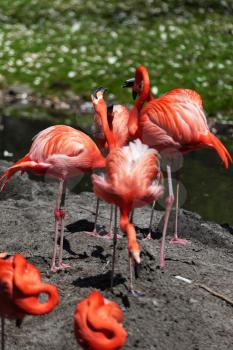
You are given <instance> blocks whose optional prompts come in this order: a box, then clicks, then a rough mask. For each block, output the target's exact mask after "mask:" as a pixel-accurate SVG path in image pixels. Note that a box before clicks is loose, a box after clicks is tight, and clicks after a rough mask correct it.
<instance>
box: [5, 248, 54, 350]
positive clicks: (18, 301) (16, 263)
mask: <svg viewBox="0 0 233 350" xmlns="http://www.w3.org/2000/svg"><path fill="white" fill-rule="evenodd" d="M41 293H45V294H46V295H47V296H48V300H47V301H46V302H44V303H42V302H40V300H39V297H40V294H41ZM58 302H59V295H58V291H57V288H56V287H55V286H53V285H50V284H48V283H43V282H42V280H41V274H40V271H39V270H38V269H37V268H36V267H35V266H34V265H32V264H30V263H28V262H27V260H26V259H25V258H24V256H23V255H21V254H16V255H15V256H13V257H10V258H8V259H3V258H1V259H0V315H1V318H2V348H3V349H4V320H5V318H9V319H16V322H17V323H16V324H18V325H20V324H21V323H22V321H23V318H24V317H25V315H43V314H47V313H49V312H51V311H52V310H53V309H54V308H55V306H56V305H57V304H58Z"/></svg>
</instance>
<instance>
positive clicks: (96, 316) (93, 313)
mask: <svg viewBox="0 0 233 350" xmlns="http://www.w3.org/2000/svg"><path fill="white" fill-rule="evenodd" d="M123 319H124V316H123V313H122V311H121V309H120V307H119V306H118V304H117V303H115V302H113V301H109V300H107V299H105V298H104V297H103V296H102V294H101V293H100V292H98V291H94V292H92V293H91V294H90V295H89V296H88V297H86V298H85V299H83V300H82V301H81V302H80V303H79V304H78V305H77V306H76V309H75V313H74V331H75V336H76V339H77V342H78V343H79V344H80V345H81V347H82V348H83V349H86V350H118V349H121V348H122V347H123V345H124V344H125V341H126V337H127V332H126V331H125V329H124V328H123V326H122V322H123Z"/></svg>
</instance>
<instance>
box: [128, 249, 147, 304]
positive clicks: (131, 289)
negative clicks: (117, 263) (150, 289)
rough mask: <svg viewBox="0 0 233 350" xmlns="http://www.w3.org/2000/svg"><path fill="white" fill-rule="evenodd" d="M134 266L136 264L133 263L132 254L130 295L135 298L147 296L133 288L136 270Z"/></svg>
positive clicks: (130, 258)
mask: <svg viewBox="0 0 233 350" xmlns="http://www.w3.org/2000/svg"><path fill="white" fill-rule="evenodd" d="M134 264H135V262H134V261H133V258H132V257H131V255H130V253H129V280H130V282H129V292H130V294H132V295H133V296H134V297H142V296H144V295H145V294H144V293H143V292H141V291H139V290H136V289H134V286H133V270H134V268H133V267H134Z"/></svg>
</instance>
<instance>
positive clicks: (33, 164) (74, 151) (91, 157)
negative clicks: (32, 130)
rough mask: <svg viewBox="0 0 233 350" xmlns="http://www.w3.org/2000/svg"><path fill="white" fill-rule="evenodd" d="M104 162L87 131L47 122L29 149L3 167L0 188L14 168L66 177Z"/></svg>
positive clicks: (15, 170)
mask: <svg viewBox="0 0 233 350" xmlns="http://www.w3.org/2000/svg"><path fill="white" fill-rule="evenodd" d="M104 164H105V160H104V158H103V156H102V155H101V153H100V151H99V149H98V147H97V146H96V144H95V143H94V142H93V141H92V140H91V138H90V137H89V136H88V135H86V134H84V133H83V132H81V131H79V130H76V129H74V128H72V127H70V126H66V125H56V126H51V127H49V128H47V129H45V130H43V131H41V132H40V133H39V134H38V135H36V136H35V137H34V139H33V143H32V146H31V149H30V151H29V153H28V154H27V155H26V156H25V157H23V158H22V159H21V160H19V161H18V162H17V163H15V164H14V165H13V166H11V167H10V168H9V169H7V170H6V172H5V173H4V175H3V176H2V178H0V181H1V180H2V181H3V183H2V186H1V190H2V189H3V187H4V185H5V183H6V182H7V181H8V179H9V178H10V177H11V176H12V175H13V174H14V173H15V172H17V171H28V170H31V171H33V172H34V173H35V174H39V175H40V174H45V175H46V176H49V177H54V178H57V179H66V178H68V177H72V176H77V175H80V173H82V172H83V171H89V170H91V169H94V168H98V167H103V166H104Z"/></svg>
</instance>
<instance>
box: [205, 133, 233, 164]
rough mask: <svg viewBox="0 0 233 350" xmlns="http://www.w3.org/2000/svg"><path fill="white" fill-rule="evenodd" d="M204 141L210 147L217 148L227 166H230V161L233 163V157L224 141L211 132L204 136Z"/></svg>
mask: <svg viewBox="0 0 233 350" xmlns="http://www.w3.org/2000/svg"><path fill="white" fill-rule="evenodd" d="M202 142H204V143H205V144H207V145H208V146H209V147H212V148H215V150H216V151H217V153H218V155H219V157H220V158H221V159H222V161H223V163H224V165H225V167H226V168H228V162H230V163H232V157H231V155H230V153H229V152H228V150H227V149H226V147H225V146H224V145H223V144H222V142H221V141H220V140H219V139H218V138H217V137H216V136H215V135H214V134H212V133H211V132H210V133H209V134H208V135H205V136H204V135H203V136H202Z"/></svg>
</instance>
